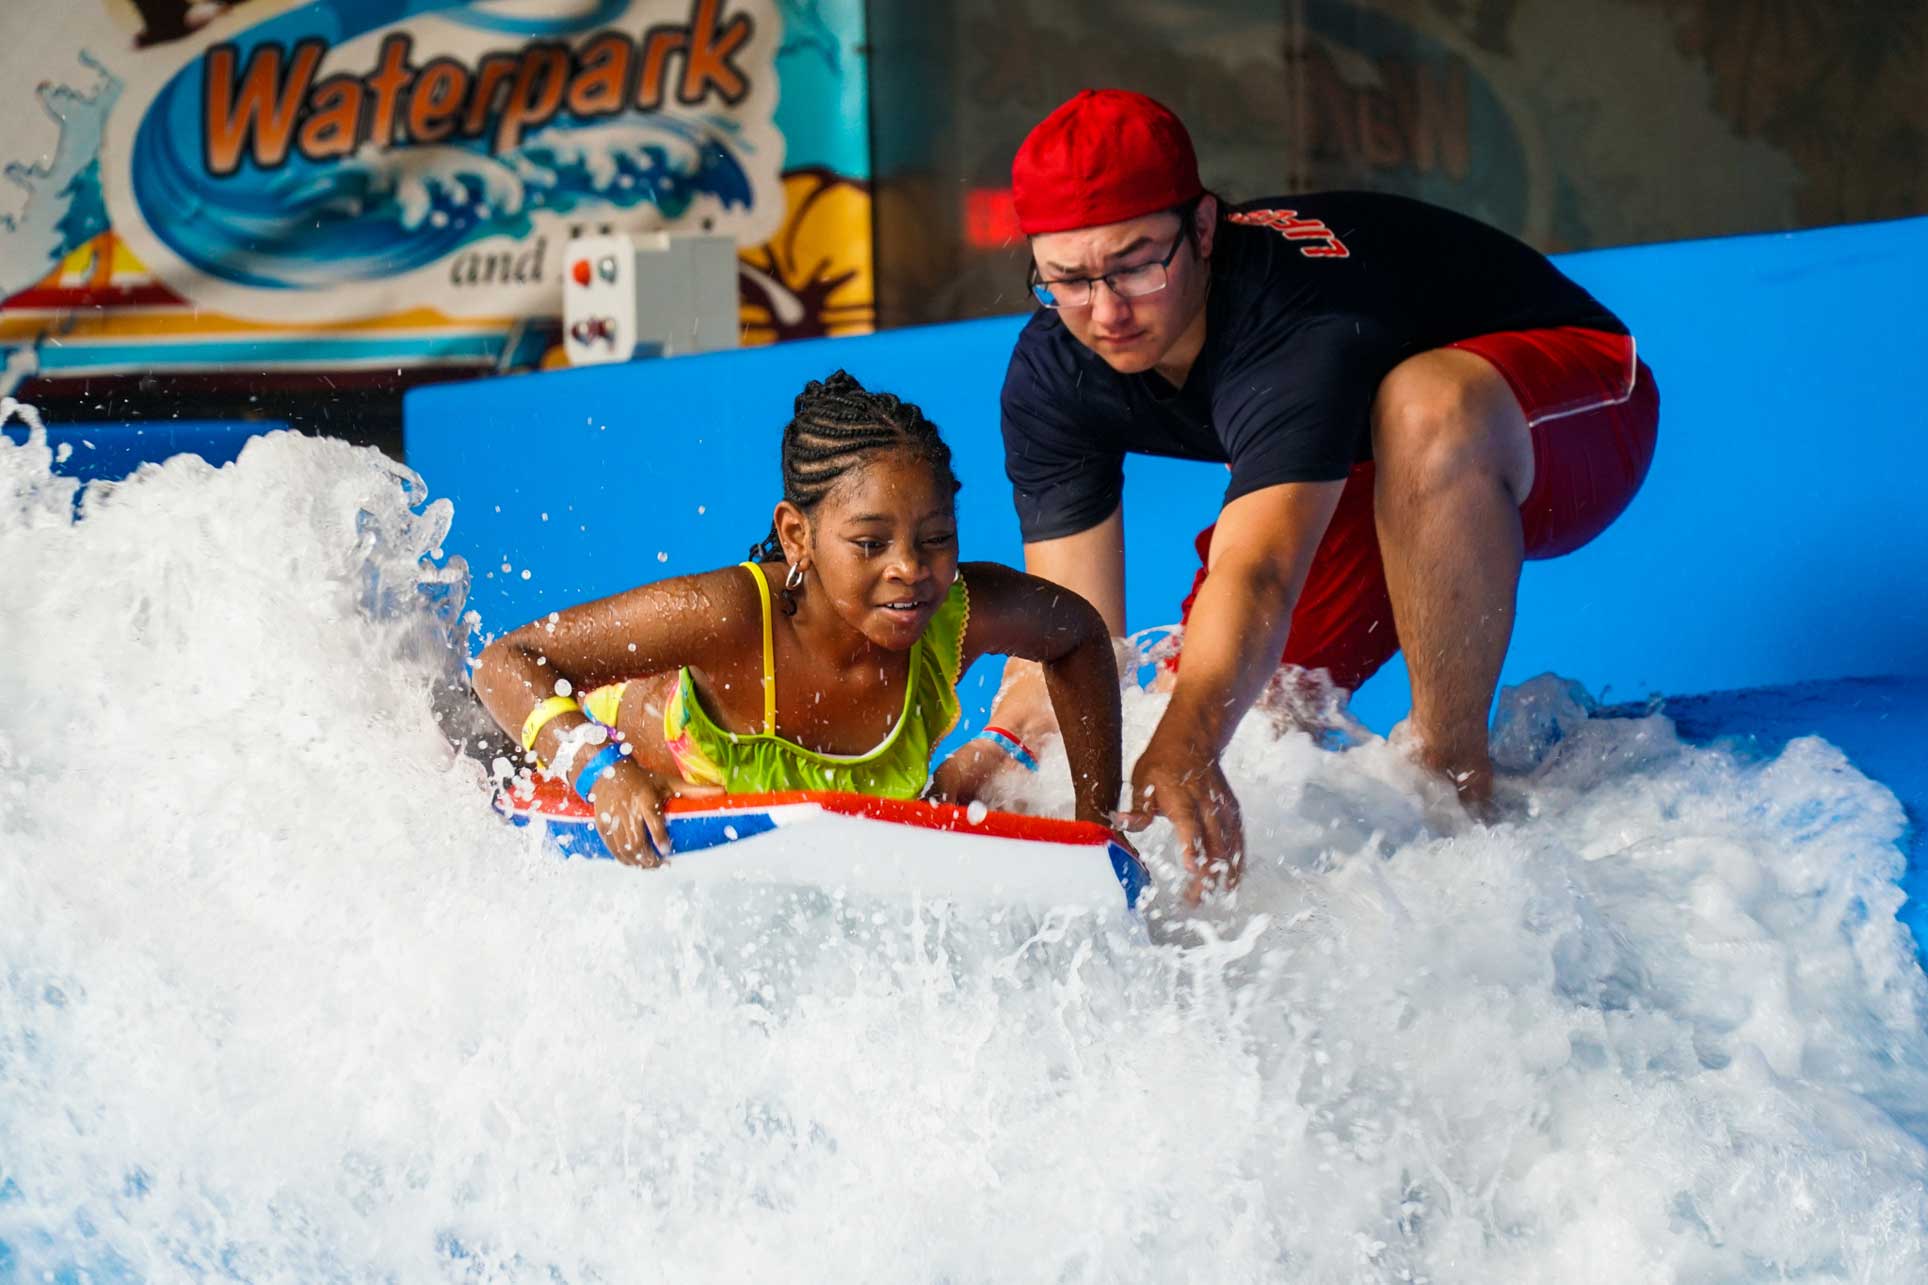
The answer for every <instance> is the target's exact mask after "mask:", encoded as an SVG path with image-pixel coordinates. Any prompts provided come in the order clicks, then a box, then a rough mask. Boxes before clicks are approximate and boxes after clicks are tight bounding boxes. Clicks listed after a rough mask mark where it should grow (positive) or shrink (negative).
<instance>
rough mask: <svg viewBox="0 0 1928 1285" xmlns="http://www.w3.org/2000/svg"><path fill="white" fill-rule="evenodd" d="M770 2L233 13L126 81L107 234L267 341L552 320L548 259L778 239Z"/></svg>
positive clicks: (114, 125) (690, 0) (116, 125)
mask: <svg viewBox="0 0 1928 1285" xmlns="http://www.w3.org/2000/svg"><path fill="white" fill-rule="evenodd" d="M780 39H781V22H780V17H779V15H778V14H777V13H776V12H775V11H774V0H577V2H576V3H573V4H562V5H558V4H553V3H550V4H543V5H531V4H504V3H495V4H475V3H456V2H453V0H413V2H412V3H410V2H404V3H378V2H376V0H308V2H305V3H294V2H287V3H276V0H253V3H250V4H247V5H246V6H244V7H239V8H236V9H234V10H231V11H230V12H229V13H228V14H227V15H225V16H223V17H221V18H219V19H217V20H216V21H215V22H213V23H211V24H210V25H209V26H208V27H206V28H204V29H203V30H201V31H199V32H196V33H195V34H194V35H192V36H190V37H188V38H186V39H183V40H180V41H178V42H175V43H174V44H173V45H171V46H170V47H169V48H168V50H167V51H166V52H167V55H168V56H166V57H165V58H158V56H157V55H158V51H156V54H151V55H150V57H149V58H145V59H142V60H140V62H141V63H142V64H143V65H141V66H139V67H138V68H135V69H132V74H130V77H129V82H128V85H127V87H126V89H125V91H124V92H123V93H122V95H121V98H120V102H119V103H118V105H117V107H116V109H115V111H114V112H113V114H112V115H111V117H110V118H109V121H108V125H107V133H106V138H105V143H104V146H103V147H102V152H101V154H102V165H103V172H102V176H101V177H102V189H103V196H104V198H105V202H106V206H107V211H108V214H109V216H110V218H111V222H112V225H113V227H114V230H115V232H116V233H118V234H119V235H120V236H121V237H122V238H123V239H124V240H125V241H126V243H127V245H128V247H129V248H130V249H131V250H132V251H133V252H134V253H135V255H136V256H137V257H138V258H139V259H140V261H141V262H142V263H144V264H145V265H146V266H147V267H148V269H149V270H150V271H151V272H153V274H154V275H155V276H156V277H157V278H159V279H160V280H161V282H163V283H164V284H165V285H166V286H168V287H169V288H170V289H172V290H173V291H175V292H176V293H177V294H179V295H180V296H182V297H183V298H186V299H189V300H193V301H194V302H195V303H196V304H199V305H203V306H207V307H211V308H218V309H220V310H222V311H224V312H226V313H228V314H230V315H233V316H236V317H243V318H254V319H258V320H263V321H277V322H292V321H300V322H310V323H312V322H315V321H347V320H355V319H360V318H366V317H373V316H380V315H392V314H395V313H398V312H401V311H404V310H407V309H414V308H423V307H426V308H432V309H435V310H437V311H439V312H441V313H443V314H445V315H448V316H456V317H463V316H467V317H484V316H486V317H504V316H523V315H531V314H540V313H544V312H553V311H554V309H555V305H556V300H557V299H558V298H559V295H560V274H561V272H562V270H563V265H562V254H561V246H560V242H561V241H562V240H564V239H566V238H567V237H568V236H570V235H571V234H573V233H575V232H577V231H580V230H583V229H589V230H592V231H600V230H603V229H610V228H613V229H616V230H637V231H643V230H657V229H670V230H675V229H688V230H693V231H694V230H703V231H709V232H714V233H722V234H725V235H729V236H733V237H735V238H736V239H737V241H738V242H739V244H744V245H753V244H756V243H757V242H760V241H762V240H763V239H765V238H767V237H768V236H769V235H770V234H771V233H773V232H774V231H776V229H777V228H778V226H779V224H780V223H781V221H782V219H783V215H784V206H785V198H784V192H783V187H782V179H781V173H782V166H783V152H784V147H783V139H782V136H781V134H780V133H779V132H778V130H777V128H776V126H775V124H774V121H773V114H774V111H775V107H776V100H777V91H776V83H775V80H776V78H775V72H774V65H773V63H774V57H775V54H776V50H777V46H778V44H779V43H780Z"/></svg>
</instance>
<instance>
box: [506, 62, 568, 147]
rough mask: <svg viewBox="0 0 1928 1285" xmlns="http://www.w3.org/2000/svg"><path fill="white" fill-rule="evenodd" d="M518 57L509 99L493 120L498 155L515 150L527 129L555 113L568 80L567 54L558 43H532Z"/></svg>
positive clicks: (546, 119)
mask: <svg viewBox="0 0 1928 1285" xmlns="http://www.w3.org/2000/svg"><path fill="white" fill-rule="evenodd" d="M518 61H519V64H520V65H518V66H517V67H516V73H515V84H514V85H512V86H510V88H509V101H508V102H507V103H506V104H505V105H504V106H503V108H502V116H501V119H500V120H498V121H497V122H496V127H495V151H496V153H497V154H498V155H499V154H501V153H504V152H510V151H514V150H515V146H516V144H517V143H520V142H521V141H522V135H523V133H524V132H525V131H526V130H529V129H532V128H535V127H536V126H539V125H542V124H543V123H545V122H546V121H548V120H550V119H551V118H552V117H554V116H555V114H556V109H557V108H559V107H561V106H562V91H563V90H564V89H565V88H566V87H567V86H568V84H569V55H568V53H567V52H566V51H564V50H563V48H562V47H561V46H560V45H532V46H531V47H529V48H528V49H525V50H523V52H522V57H521V58H520V59H519V60H518ZM538 82H540V83H538Z"/></svg>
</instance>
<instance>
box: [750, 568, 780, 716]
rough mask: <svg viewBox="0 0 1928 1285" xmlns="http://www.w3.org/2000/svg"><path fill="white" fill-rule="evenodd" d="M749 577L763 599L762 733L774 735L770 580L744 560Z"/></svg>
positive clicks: (774, 654)
mask: <svg viewBox="0 0 1928 1285" xmlns="http://www.w3.org/2000/svg"><path fill="white" fill-rule="evenodd" d="M743 565H744V566H746V567H748V568H749V569H750V578H751V579H752V580H755V581H756V593H757V597H758V598H760V599H762V601H763V734H764V735H765V736H775V735H776V732H777V650H776V645H775V643H774V641H773V640H772V638H771V636H770V582H769V580H767V579H765V578H764V575H763V568H762V567H761V566H759V565H757V564H756V563H754V562H746V563H744V564H743Z"/></svg>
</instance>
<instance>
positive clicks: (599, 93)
mask: <svg viewBox="0 0 1928 1285" xmlns="http://www.w3.org/2000/svg"><path fill="white" fill-rule="evenodd" d="M631 49H632V46H631V45H630V43H629V40H628V39H627V38H626V37H624V36H621V35H618V34H617V33H616V32H613V31H609V32H604V33H603V34H602V35H600V36H597V37H596V38H595V39H594V40H591V41H590V42H589V43H588V45H586V46H584V48H583V51H582V70H581V71H580V72H578V73H577V75H576V78H575V80H573V81H572V82H570V85H569V110H570V112H571V113H573V114H574V115H577V116H613V115H614V114H615V113H617V112H619V111H621V110H622V109H623V103H624V102H625V101H626V100H627V99H628V98H629V66H630V62H631Z"/></svg>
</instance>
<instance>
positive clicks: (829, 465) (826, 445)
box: [750, 370, 963, 562]
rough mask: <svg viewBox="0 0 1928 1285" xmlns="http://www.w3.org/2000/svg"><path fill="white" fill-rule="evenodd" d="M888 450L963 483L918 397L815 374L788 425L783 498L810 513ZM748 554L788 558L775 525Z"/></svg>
mask: <svg viewBox="0 0 1928 1285" xmlns="http://www.w3.org/2000/svg"><path fill="white" fill-rule="evenodd" d="M886 450H903V451H909V452H911V453H912V454H914V455H916V456H917V457H918V458H919V459H921V460H923V461H924V463H926V464H928V465H929V466H930V468H931V471H932V473H933V474H935V475H936V477H937V479H938V481H939V482H940V483H949V484H950V488H951V494H953V495H955V494H956V493H957V492H958V490H959V488H960V487H961V486H962V485H963V484H962V483H960V482H959V481H958V480H957V474H956V473H955V472H953V471H952V469H951V448H950V447H948V446H946V445H945V444H944V439H943V438H942V437H939V436H938V434H937V425H935V424H933V423H931V422H930V421H929V420H928V419H925V418H924V412H923V411H921V410H919V409H918V408H917V406H916V405H915V404H914V403H911V402H907V401H904V400H903V399H902V398H900V397H896V396H893V395H892V394H890V393H873V392H867V391H866V390H865V389H864V386H863V385H862V384H860V383H858V382H857V380H856V379H855V378H854V377H853V376H851V375H850V374H848V373H846V372H844V371H841V370H840V371H838V372H837V373H836V374H834V375H832V376H831V377H830V378H828V379H824V380H816V379H813V380H811V381H810V382H809V383H807V384H805V385H804V386H803V392H802V393H800V394H798V396H797V401H796V406H795V417H794V418H792V419H791V421H790V422H789V423H788V424H786V425H784V428H783V498H784V499H786V500H788V501H790V503H792V504H794V505H796V506H797V507H798V508H799V509H802V510H803V511H804V512H805V513H808V512H810V511H811V510H813V509H815V508H816V507H817V505H818V504H820V503H822V501H823V497H824V496H826V495H828V494H830V491H831V488H833V487H834V486H836V485H837V483H838V482H839V481H840V480H842V478H843V476H844V475H845V474H846V473H848V472H850V470H851V469H853V468H856V467H857V466H858V465H859V464H860V463H861V462H862V460H863V457H864V456H866V455H869V454H871V453H872V452H875V451H886ZM750 558H751V559H752V560H753V561H757V562H782V561H784V560H785V559H784V555H783V544H782V542H781V541H780V540H778V539H777V528H776V523H774V522H772V523H771V524H770V534H768V535H766V536H764V537H763V539H762V540H760V541H759V542H757V543H756V544H753V545H751V546H750Z"/></svg>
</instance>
